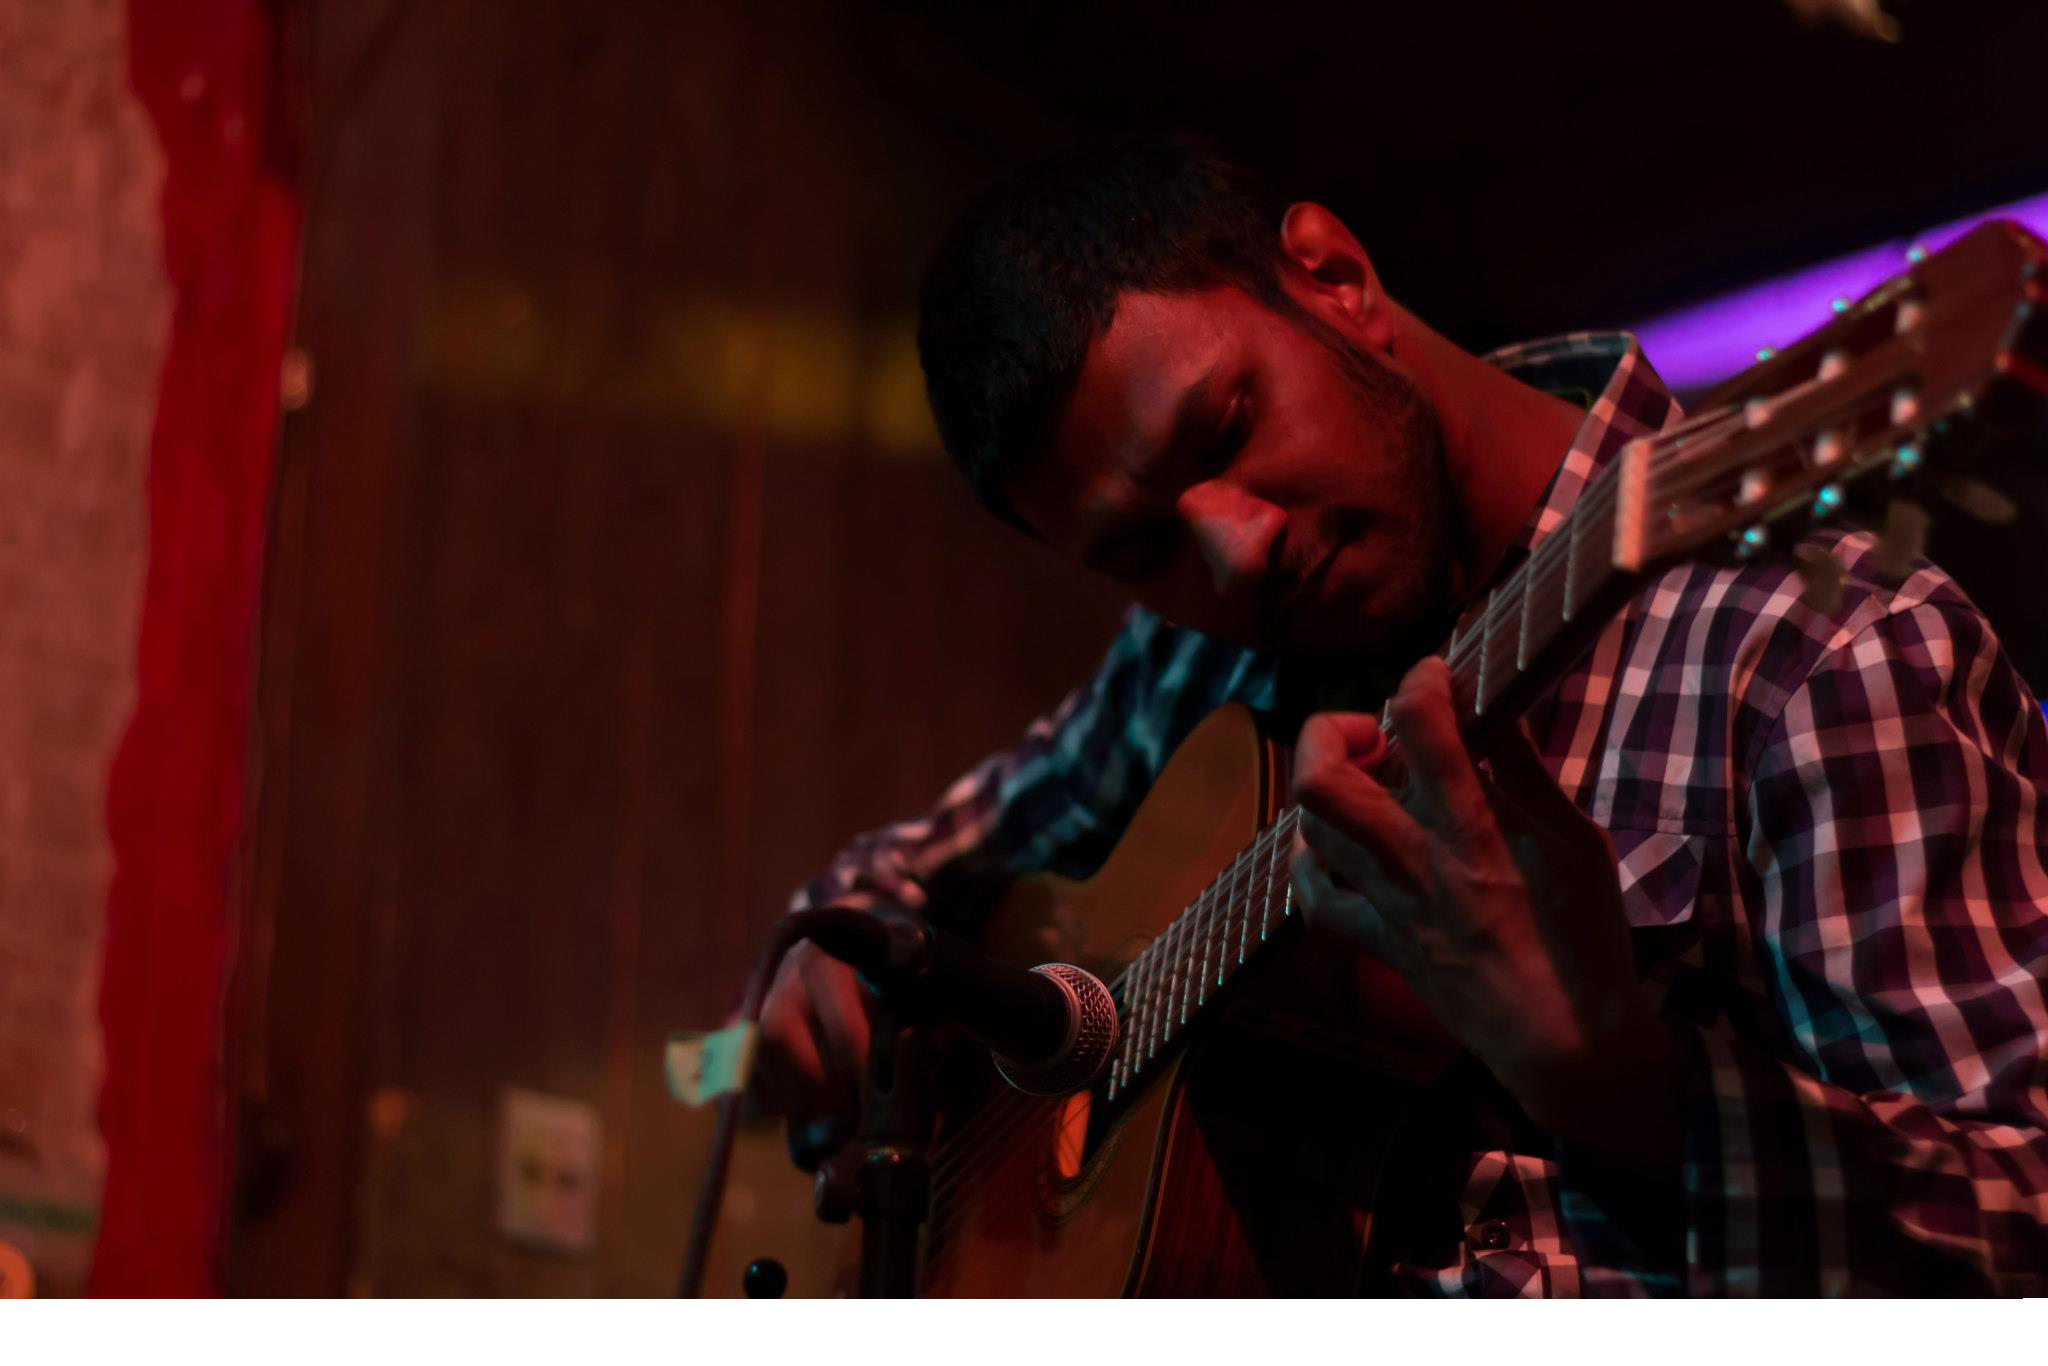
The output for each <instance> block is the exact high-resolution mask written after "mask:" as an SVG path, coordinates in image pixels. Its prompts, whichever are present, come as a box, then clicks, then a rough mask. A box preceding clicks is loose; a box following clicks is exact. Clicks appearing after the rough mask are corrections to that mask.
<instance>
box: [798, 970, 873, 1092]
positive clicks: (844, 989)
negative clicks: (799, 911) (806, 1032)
mask: <svg viewBox="0 0 2048 1366" xmlns="http://www.w3.org/2000/svg"><path fill="white" fill-rule="evenodd" d="M803 972H804V986H805V992H804V999H805V1000H806V1001H808V1002H809V1003H810V1008H811V1014H812V1018H813V1019H814V1020H815V1021H816V1024H817V1037H818V1039H819V1040H820V1041H821V1046H820V1051H821V1054H822V1056H823V1060H824V1064H825V1069H826V1073H825V1076H824V1078H823V1085H824V1089H825V1090H826V1092H827V1093H828V1095H830V1096H831V1097H832V1098H833V1099H834V1100H836V1101H837V1102H839V1103H840V1104H844V1103H846V1101H847V1099H848V1098H850V1097H852V1096H853V1095H854V1094H855V1093H856V1092H857V1091H858V1089H859V1086H860V1079H861V1077H863V1076H865V1075H866V1074H867V1066H868V1032H869V1018H868V1009H869V1006H868V1002H869V997H868V993H867V992H866V991H865V990H863V989H862V987H861V985H860V978H859V976H858V975H857V974H855V972H854V971H853V969H852V968H849V967H847V966H846V965H845V964H844V963H841V962H839V961H838V960H837V959H835V958H829V957H827V956H825V955H824V954H818V955H815V956H813V957H812V958H811V959H810V960H808V961H806V962H805V964H804V967H803Z"/></svg>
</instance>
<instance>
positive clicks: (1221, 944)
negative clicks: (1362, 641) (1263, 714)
mask: <svg viewBox="0 0 2048 1366" xmlns="http://www.w3.org/2000/svg"><path fill="white" fill-rule="evenodd" d="M1612 472H1613V467H1612V466H1610V467H1609V469H1608V470H1607V471H1603V472H1602V475H1603V476H1607V475H1611V474H1612ZM1618 482H1619V481H1618V479H1615V478H1612V477H1600V476H1596V478H1595V479H1594V480H1593V481H1592V487H1590V488H1589V489H1588V490H1587V491H1586V492H1587V495H1588V496H1587V497H1586V498H1585V499H1583V500H1582V501H1581V503H1580V505H1579V506H1578V507H1575V508H1574V510H1573V514H1572V518H1571V519H1570V520H1568V521H1567V522H1566V523H1565V524H1563V525H1560V526H1559V527H1557V528H1555V529H1554V531H1553V533H1552V534H1551V535H1549V536H1547V537H1546V538H1545V540H1544V543H1543V544H1542V545H1539V546H1538V547H1537V548H1536V550H1535V551H1534V552H1533V553H1532V554H1531V556H1530V558H1529V559H1528V560H1527V561H1525V563H1524V565H1523V566H1522V567H1521V568H1520V569H1519V570H1518V571H1517V573H1516V575H1515V576H1513V577H1511V578H1510V580H1509V581H1508V582H1507V583H1505V584H1503V585H1502V586H1501V588H1500V589H1497V590H1495V592H1494V593H1493V594H1490V595H1489V597H1488V601H1487V603H1486V605H1485V607H1484V608H1483V609H1482V610H1481V613H1480V616H1479V618H1478V620H1477V621H1475V622H1474V623H1473V626H1472V629H1470V630H1468V631H1467V632H1465V633H1464V635H1463V636H1462V637H1460V638H1459V639H1457V640H1455V641H1454V642H1453V645H1452V647H1451V648H1450V649H1449V650H1448V651H1447V652H1446V654H1447V657H1448V662H1449V663H1450V665H1451V667H1452V668H1453V670H1454V671H1455V670H1459V669H1461V668H1466V669H1469V667H1470V666H1471V665H1472V664H1473V663H1474V662H1475V661H1473V660H1472V658H1471V655H1472V653H1473V652H1474V651H1475V650H1476V651H1478V652H1479V662H1483V660H1484V658H1485V655H1484V651H1485V650H1486V648H1487V646H1488V645H1489V644H1490V643H1491V642H1492V641H1493V640H1494V639H1496V638H1497V636H1498V634H1499V633H1500V631H1501V630H1502V629H1503V628H1504V627H1505V625H1506V622H1505V620H1504V619H1505V618H1506V617H1507V616H1509V615H1510V614H1512V615H1513V616H1514V617H1515V618H1516V621H1515V628H1516V630H1517V632H1518V633H1519V632H1520V630H1521V627H1522V618H1524V617H1525V616H1526V615H1527V611H1526V608H1525V607H1523V606H1520V605H1516V606H1513V607H1510V606H1509V603H1510V602H1512V601H1515V600H1517V599H1520V598H1523V597H1525V596H1526V595H1528V594H1530V593H1532V592H1540V593H1542V594H1543V598H1542V599H1541V600H1543V601H1548V600H1549V597H1550V595H1551V594H1552V592H1554V591H1555V592H1561V591H1563V588H1564V584H1563V581H1562V580H1560V579H1559V578H1558V575H1557V571H1558V570H1559V569H1560V568H1561V567H1562V568H1569V567H1571V561H1572V556H1571V554H1570V551H1571V549H1572V541H1573V537H1572V536H1571V535H1569V534H1560V533H1566V532H1568V531H1569V529H1570V527H1571V525H1572V523H1573V522H1574V521H1576V520H1577V519H1578V518H1579V517H1581V516H1587V515H1593V516H1597V515H1599V514H1601V513H1604V512H1605V511H1607V510H1608V509H1609V508H1610V507H1611V506H1612V504H1613V502H1614V500H1615V496H1616V494H1615V490H1616V488H1617V486H1618ZM1511 590H1512V591H1511ZM1518 641H1519V634H1518ZM1482 705H1483V699H1482ZM1298 811H1299V808H1297V807H1290V808H1288V809H1286V810H1285V811H1283V812H1282V813H1281V815H1280V816H1279V817H1277V818H1276V819H1275V820H1274V822H1273V823H1272V824H1271V825H1269V826H1268V827H1267V830H1266V831H1263V832H1261V834H1260V836H1259V837H1258V838H1257V839H1255V840H1254V841H1253V842H1252V844H1251V845H1250V846H1248V847H1247V849H1245V850H1244V851H1241V852H1240V854H1239V855H1238V857H1237V858H1236V859H1234V860H1232V862H1231V864H1230V866H1229V867H1228V868H1226V869H1225V870H1224V871H1223V872H1222V873H1220V874H1219V875H1218V877H1217V879H1216V881H1215V882H1213V883H1211V884H1210V886H1209V887H1208V888H1205V889H1204V893H1203V895H1202V896H1199V897H1197V899H1196V901H1195V903H1194V904H1193V905H1192V906H1191V907H1190V908H1189V913H1184V914H1183V915H1181V916H1177V917H1175V920H1174V922H1173V923H1172V924H1171V925H1169V927H1168V928H1167V930H1166V931H1165V932H1164V933H1162V935H1161V936H1160V938H1159V939H1157V940H1155V941H1154V942H1153V944H1151V945H1148V946H1147V948H1146V950H1145V951H1144V952H1142V953H1141V954H1139V955H1138V956H1137V957H1136V958H1134V959H1133V960H1132V962H1131V963H1130V964H1129V965H1127V966H1126V969H1125V971H1124V972H1122V973H1120V974H1119V975H1118V978H1117V981H1116V984H1115V985H1114V986H1113V987H1112V994H1113V995H1114V994H1115V992H1116V990H1117V988H1119V987H1122V986H1124V985H1126V984H1128V983H1132V982H1134V981H1135V980H1136V979H1137V977H1138V976H1139V974H1140V972H1141V970H1142V967H1159V966H1163V964H1160V963H1159V962H1158V961H1157V958H1156V957H1155V955H1157V954H1163V953H1165V952H1168V951H1170V950H1174V949H1179V948H1180V947H1181V946H1182V945H1183V944H1184V943H1185V942H1186V941H1188V940H1190V939H1192V938H1193V937H1194V936H1195V935H1196V934H1197V932H1198V931H1199V934H1200V943H1201V945H1202V954H1203V958H1202V960H1201V962H1200V963H1199V964H1191V963H1189V962H1188V958H1187V956H1186V955H1180V954H1176V955H1175V960H1176V961H1175V965H1176V967H1178V968H1179V969H1180V971H1179V972H1177V973H1176V974H1175V977H1174V981H1175V982H1176V983H1177V984H1179V991H1178V994H1179V996H1180V1000H1181V1002H1182V1009H1181V1013H1180V1018H1176V1019H1170V1020H1169V1021H1168V1022H1167V1023H1166V1025H1165V1026H1164V1029H1163V1032H1162V1033H1161V1035H1160V1041H1161V1042H1167V1041H1170V1040H1171V1038H1172V1037H1173V1031H1174V1029H1176V1028H1181V1027H1185V1026H1186V1025H1187V1024H1188V1023H1189V1022H1190V1021H1191V1019H1192V1013H1191V1012H1190V1011H1189V1009H1188V1003H1189V1002H1190V1001H1191V1000H1193V999H1194V997H1195V987H1194V984H1193V982H1192V979H1191V977H1190V976H1189V975H1188V973H1189V971H1190V969H1191V968H1192V967H1196V966H1199V967H1200V968H1202V969H1203V970H1204V974H1203V975H1204V977H1205V979H1206V977H1207V973H1206V967H1207V953H1208V946H1209V944H1210V942H1211V941H1212V940H1214V941H1215V942H1216V943H1217V945H1218V969H1219V971H1222V972H1224V973H1225V980H1226V981H1227V980H1228V976H1229V975H1230V974H1229V968H1228V962H1227V948H1228V946H1227V942H1225V941H1227V939H1228V936H1229V933H1230V927H1231V916H1232V914H1233V912H1234V911H1235V910H1236V909H1237V908H1238V907H1239V906H1240V904H1242V909H1243V913H1244V918H1245V925H1246V927H1245V936H1246V941H1247V942H1248V940H1249V933H1250V929H1249V920H1250V902H1251V900H1252V899H1253V896H1254V894H1255V893H1257V892H1260V891H1263V893H1264V899H1265V900H1266V901H1267V902H1270V900H1271V892H1272V885H1273V882H1274V881H1275V877H1274V874H1275V873H1276V872H1277V863H1269V865H1268V869H1267V872H1266V874H1265V875H1264V876H1263V877H1261V876H1260V875H1259V874H1258V872H1257V863H1258V860H1259V858H1260V857H1261V852H1262V851H1261V846H1262V845H1267V846H1268V849H1267V851H1266V852H1270V851H1271V847H1272V846H1275V845H1277V839H1276V838H1275V836H1276V834H1277V832H1278V831H1279V830H1280V827H1281V826H1282V824H1283V823H1286V824H1288V825H1290V826H1291V825H1292V823H1293V821H1292V818H1294V817H1295V816H1296V815H1297V813H1298ZM1289 833H1291V830H1290V832H1289ZM1247 873H1249V874H1250V879H1251V880H1250V882H1249V883H1248V884H1247V885H1245V886H1244V888H1243V894H1242V896H1240V895H1239V894H1238V890H1237V888H1238V884H1239V883H1241V882H1244V879H1245V876H1246V874H1247ZM1226 880H1227V881H1228V882H1229V883H1230V884H1231V886H1232V891H1231V893H1230V894H1228V895H1226V896H1224V897H1223V898H1221V899H1220V903H1219V902H1216V901H1213V900H1212V898H1213V895H1214V893H1215V891H1216V889H1217V888H1218V887H1219V886H1221V885H1222V884H1223V883H1224V882H1225V881H1226ZM1205 903H1208V904H1205ZM1219 904H1220V908H1221V912H1222V914H1221V917H1220V923H1218V917H1217V916H1216V915H1215V913H1214V907H1215V906H1217V905H1219ZM1190 913H1191V914H1190ZM1183 927H1186V928H1183ZM1261 928H1262V934H1263V931H1264V929H1265V924H1264V918H1263V917H1262V927H1261ZM1219 930H1220V931H1221V935H1222V938H1221V939H1217V931H1219ZM1187 947H1188V949H1189V951H1190V953H1191V952H1192V948H1193V946H1192V944H1189V945H1188V946H1187ZM1141 965H1142V967H1141ZM1208 987H1209V984H1208V983H1207V981H1206V980H1205V981H1204V983H1203V985H1202V988H1201V993H1202V995H1201V999H1203V1000H1206V992H1207V990H1208ZM1170 1003H1171V1002H1170V1000H1169V1002H1168V1003H1167V1004H1170ZM1157 1004H1159V1002H1157V1000H1156V998H1155V997H1151V996H1145V995H1140V996H1138V997H1137V999H1135V1000H1127V1001H1123V1002H1120V1003H1119V1005H1120V1007H1129V1008H1130V1009H1131V1010H1132V1011H1133V1023H1134V1025H1136V1026H1137V1027H1138V1028H1139V1029H1144V1028H1146V1027H1147V1026H1148V1025H1149V1024H1150V1023H1151V1020H1150V1017H1149V1016H1150V1013H1149V1011H1148V1010H1147V1007H1151V1006H1155V1005H1157ZM1149 1056H1150V1054H1149V1053H1148V1054H1147V1055H1145V1056H1140V1055H1139V1054H1138V1052H1137V1050H1135V1049H1133V1050H1132V1051H1131V1053H1130V1057H1131V1071H1130V1074H1129V1075H1130V1077H1131V1078H1135V1077H1136V1076H1137V1075H1138V1073H1139V1072H1141V1071H1142V1070H1143V1067H1144V1064H1145V1062H1146V1061H1149ZM1124 1089H1126V1090H1128V1083H1127V1084H1126V1087H1125V1088H1124ZM1019 1102H1022V1103H1021V1104H1020V1103H1019ZM1056 1113H1057V1112H1055V1111H1054V1110H1053V1109H1052V1102H1050V1101H1047V1100H1044V1099H1042V1098H1038V1097H1029V1096H1024V1095H1022V1094H1021V1093H1011V1094H1010V1095H1007V1096H999V1097H996V1098H995V1099H994V1100H991V1101H989V1102H986V1103H984V1105H983V1106H982V1108H981V1112H980V1113H979V1114H977V1115H976V1116H975V1117H974V1118H973V1119H971V1120H970V1121H969V1123H968V1125H967V1126H966V1127H964V1128H963V1129H962V1130H960V1131H959V1132H958V1133H956V1134H954V1135H950V1136H949V1137H948V1139H947V1140H946V1141H945V1142H943V1143H942V1144H940V1145H939V1147H940V1151H939V1152H938V1153H936V1154H935V1156H934V1169H935V1176H936V1179H935V1181H934V1185H933V1201H934V1204H935V1205H938V1204H947V1203H948V1201H947V1198H948V1197H949V1196H951V1195H953V1194H956V1193H957V1192H958V1189H959V1182H960V1181H961V1180H963V1179H964V1178H965V1177H966V1176H967V1175H968V1174H970V1170H971V1169H980V1168H984V1167H986V1165H987V1161H986V1159H987V1158H988V1157H989V1156H990V1155H991V1154H992V1153H993V1155H994V1156H995V1158H996V1160H997V1161H998V1162H1008V1161H1011V1160H1014V1158H1015V1156H1016V1155H1017V1154H1018V1153H1019V1152H1020V1151H1021V1149H1020V1146H1019V1145H1018V1144H1017V1143H1016V1142H1015V1140H1016V1139H1017V1138H1020V1137H1022V1136H1025V1135H1026V1134H1028V1132H1029V1131H1030V1130H1032V1129H1035V1128H1037V1127H1038V1125H1039V1122H1040V1121H1050V1120H1053V1119H1055V1118H1056ZM1070 1122H1071V1121H1070ZM1054 1132H1055V1134H1057V1132H1058V1130H1057V1129H1055V1131H1054ZM968 1207H969V1206H968V1205H967V1204H966V1202H952V1203H950V1204H948V1210H946V1211H940V1212H939V1214H938V1216H937V1217H935V1219H934V1220H933V1223H932V1225H931V1227H932V1228H933V1229H934V1230H935V1232H937V1231H938V1230H940V1229H941V1226H942V1224H951V1223H955V1222H957V1217H955V1218H948V1217H947V1213H948V1212H949V1211H950V1210H954V1209H965V1208H968ZM939 1236H941V1237H943V1236H944V1235H943V1233H940V1234H939Z"/></svg>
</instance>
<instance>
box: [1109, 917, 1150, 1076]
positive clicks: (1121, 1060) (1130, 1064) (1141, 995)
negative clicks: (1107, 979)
mask: <svg viewBox="0 0 2048 1366" xmlns="http://www.w3.org/2000/svg"><path fill="white" fill-rule="evenodd" d="M1152 942H1153V943H1154V944H1156V943H1158V942H1159V941H1158V940H1156V939H1155V940H1153V941H1152ZM1151 948H1152V945H1151V944H1148V945H1146V946H1145V948H1144V949H1143V950H1141V951H1140V952H1139V953H1138V956H1137V957H1135V958H1133V959H1132V960H1131V966H1130V967H1129V969H1127V970H1126V971H1125V973H1124V1019H1123V1036H1122V1037H1121V1038H1119V1039H1118V1040H1117V1051H1116V1066H1115V1068H1113V1069H1112V1070H1111V1072H1110V1076H1109V1098H1110V1099H1111V1100H1115V1099H1116V1096H1117V1092H1119V1091H1121V1090H1123V1089H1124V1088H1125V1087H1126V1086H1129V1085H1130V1084H1131V1074H1132V1073H1133V1072H1134V1071H1135V1070H1136V1063H1137V1055H1138V1042H1137V1041H1138V1035H1139V1032H1140V1031H1141V1030H1142V1029H1143V1027H1144V1023H1143V1022H1144V1003H1145V988H1144V981H1145V969H1146V967H1147V966H1148V965H1149V964H1150V963H1151V961H1152V954H1151Z"/></svg>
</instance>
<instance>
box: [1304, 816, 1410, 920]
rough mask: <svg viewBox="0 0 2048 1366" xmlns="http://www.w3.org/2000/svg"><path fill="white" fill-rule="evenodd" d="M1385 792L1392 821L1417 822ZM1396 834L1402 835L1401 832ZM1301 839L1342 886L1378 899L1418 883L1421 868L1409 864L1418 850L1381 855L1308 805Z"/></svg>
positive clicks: (1341, 887) (1405, 889) (1388, 852)
mask: <svg viewBox="0 0 2048 1366" xmlns="http://www.w3.org/2000/svg"><path fill="white" fill-rule="evenodd" d="M1382 796H1383V798H1384V800H1385V801H1386V803H1387V805H1388V807H1389V808H1390V813H1389V815H1388V817H1387V820H1388V822H1389V823H1392V821H1393V820H1394V819H1395V818H1396V817H1398V818H1399V819H1400V820H1401V821H1403V822H1406V823H1407V824H1410V825H1412V824H1413V823H1414V818H1413V817H1412V816H1410V815H1408V813H1407V812H1405V811H1402V810H1401V809H1400V807H1399V805H1398V804H1396V803H1395V802H1394V800H1393V797H1392V795H1391V794H1386V793H1382ZM1417 833H1418V834H1419V833H1420V830H1419V828H1418V830H1417ZM1395 838H1400V835H1399V833H1398V832H1396V835H1395ZM1301 839H1302V843H1303V844H1304V845H1306V846H1307V848H1308V849H1309V850H1310V851H1311V852H1313V853H1314V855H1315V857H1316V859H1317V860H1318V861H1319V862H1320V863H1321V864H1322V867H1323V869H1324V870H1325V871H1326V872H1327V874H1328V875H1329V877H1330V879H1331V881H1333V882H1334V883H1335V884H1336V885H1337V886H1338V887H1339V888H1340V889H1343V890H1347V891H1353V892H1359V893H1362V894H1364V895H1365V896H1367V897H1370V898H1372V899H1374V900H1376V901H1377V900H1383V899H1385V898H1386V897H1388V896H1390V895H1393V894H1395V893H1396V892H1397V891H1398V892H1399V893H1401V894H1404V895H1405V894H1406V893H1408V892H1409V891H1411V890H1412V889H1413V888H1414V887H1415V885H1416V877H1417V875H1418V873H1419V872H1420V870H1419V869H1416V868H1412V867H1410V866H1409V860H1410V859H1411V858H1412V857H1413V855H1414V852H1415V851H1413V850H1411V849H1402V850H1399V851H1395V850H1391V849H1389V850H1387V857H1385V858H1382V857H1381V855H1380V853H1379V851H1377V850H1375V849H1374V848H1373V847H1372V844H1371V843H1370V842H1368V841H1361V840H1356V839H1352V838H1350V837H1349V836H1347V835H1345V834H1344V832H1343V831H1341V830H1338V829H1337V828H1335V827H1334V826H1332V825H1331V824H1330V823H1329V822H1328V821H1325V820H1324V819H1323V818H1322V817H1320V816H1318V815H1316V814H1315V813H1314V812H1313V811H1309V810H1307V809H1306V808H1304V809H1303V811H1302V815H1301Z"/></svg>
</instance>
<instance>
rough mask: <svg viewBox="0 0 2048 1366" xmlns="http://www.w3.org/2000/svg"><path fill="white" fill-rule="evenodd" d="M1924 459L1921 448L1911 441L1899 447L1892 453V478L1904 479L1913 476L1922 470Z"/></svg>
mask: <svg viewBox="0 0 2048 1366" xmlns="http://www.w3.org/2000/svg"><path fill="white" fill-rule="evenodd" d="M1922 458H1923V457H1922V456H1921V454H1920V448H1919V447H1918V446H1916V445H1914V444H1913V443H1912V442H1910V441H1909V442H1907V443H1906V444H1905V445H1903V446H1901V447H1899V448H1898V449H1897V450H1895V451H1893V452H1892V468H1891V476H1892V478H1894V479H1904V478H1905V477H1906V476H1907V475H1909V474H1912V473H1913V472H1914V471H1916V470H1918V469H1919V468H1920V463H1921V460H1922Z"/></svg>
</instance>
